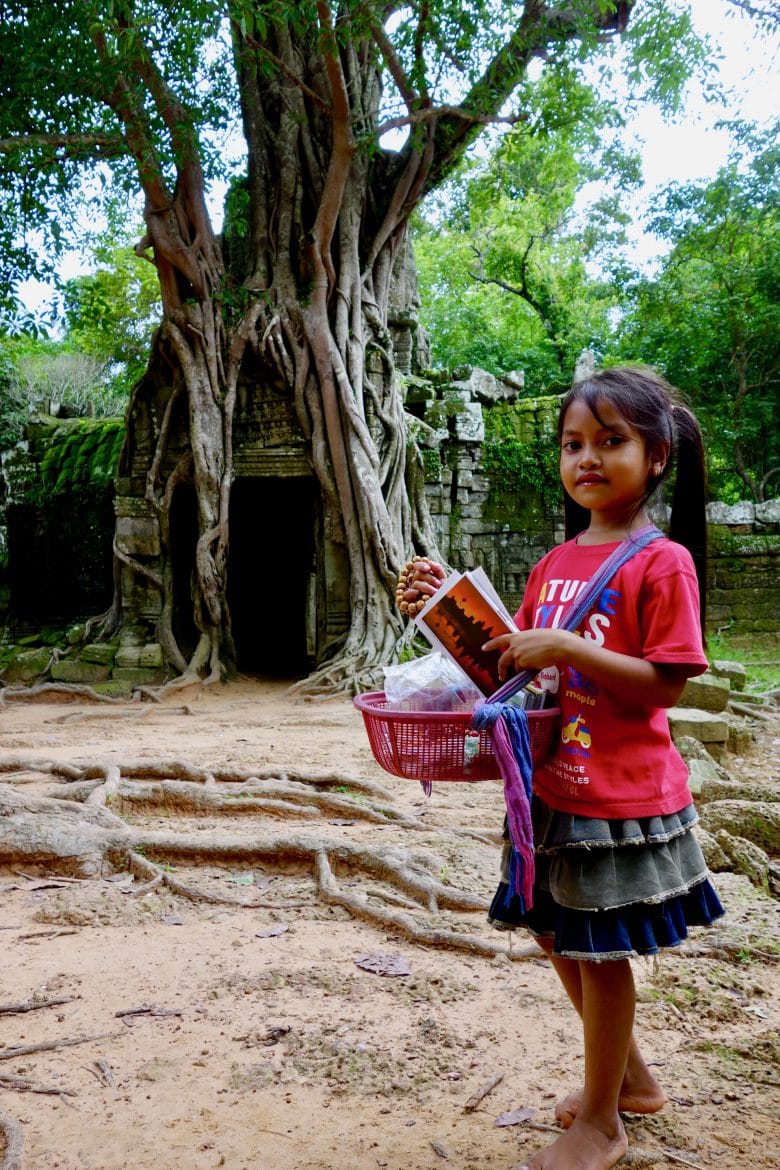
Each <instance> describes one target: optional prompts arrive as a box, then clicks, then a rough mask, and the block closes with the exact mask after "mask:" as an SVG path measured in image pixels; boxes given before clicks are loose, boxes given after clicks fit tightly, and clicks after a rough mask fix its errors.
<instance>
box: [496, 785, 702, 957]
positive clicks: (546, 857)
mask: <svg viewBox="0 0 780 1170" xmlns="http://www.w3.org/2000/svg"><path fill="white" fill-rule="evenodd" d="M531 819H532V822H533V829H534V842H535V847H534V852H535V861H536V877H535V881H534V899H533V901H534V904H533V909H531V910H528V911H527V912H524V910H523V905H522V902H521V899H520V898H519V896H518V895H517V893H516V892H515V890H514V882H512V883H510V880H509V873H510V862H511V843H510V841H509V837H508V833H507V830H506V826H505V828H504V848H503V851H502V859H501V882H500V884H499V887H498V890H497V891H496V895H495V897H494V898H493V901H492V903H491V906H490V910H489V912H488V917H489V920H490V921H491V923H492V924H493V925H494V926H495V927H497V928H498V929H499V930H514V929H515V928H516V927H518V926H525V927H528V929H529V930H531V931H532V933H533V934H535V935H538V936H540V937H545V938H551V939H552V940H553V953H554V954H556V955H559V956H561V957H562V958H567V959H591V960H595V961H599V960H603V959H625V958H629V957H631V956H632V955H654V954H657V953H658V951H659V950H661V948H663V947H673V946H677V945H678V944H679V943H681V942H682V941H683V940H684V939H686V938H687V937H688V928H689V927H691V926H709V925H711V923H713V922H714V921H715V920H716V919H718V918H720V917H721V916H722V915H723V913H724V910H723V907H722V905H721V903H720V900H719V898H718V895H717V893H716V892H715V889H714V887H713V885H712V883H711V881H710V879H709V875H708V871H707V865H706V862H705V861H704V857H703V856H702V852H701V848H700V847H699V843H698V841H697V840H696V837H695V835H694V833H693V826H694V824H695V823H696V820H697V814H696V809H695V808H694V806H693V805H692V804H690V805H688V806H687V807H686V808H684V809H682V810H681V811H680V812H677V813H672V814H670V815H667V816H653V817H642V818H637V819H629V820H600V819H596V818H593V817H583V816H575V815H573V814H570V813H561V812H556V811H555V810H554V809H551V808H550V807H549V806H548V805H547V804H545V803H544V801H542V800H540V799H539V798H538V797H536V796H535V797H534V798H533V800H532V804H531Z"/></svg>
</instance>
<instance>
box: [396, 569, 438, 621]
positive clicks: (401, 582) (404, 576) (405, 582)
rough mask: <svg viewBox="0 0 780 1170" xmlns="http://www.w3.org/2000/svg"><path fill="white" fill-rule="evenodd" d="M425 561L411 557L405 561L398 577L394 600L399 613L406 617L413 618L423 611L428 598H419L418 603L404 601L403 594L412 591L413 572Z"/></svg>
mask: <svg viewBox="0 0 780 1170" xmlns="http://www.w3.org/2000/svg"><path fill="white" fill-rule="evenodd" d="M424 560H427V558H426V557H412V559H411V560H410V561H407V562H406V564H405V566H404V567H403V569H402V570H401V572H400V574H399V576H398V584H397V585H396V589H395V600H396V604H397V606H398V608H399V609H400V611H401V613H403V614H406V615H407V616H408V617H414V615H415V614H417V613H419V612H420V610H422V609H425V606H426V605H427V604H428V601H429V600H430V598H428V597H421V598H420V600H419V601H404V593H406V592H407V591H408V590H409V589H414V588H415V586H414V585H412V584H411V579H412V577H413V576H414V571H415V568H416V567H417V565H418V564H419V562H420V561H424Z"/></svg>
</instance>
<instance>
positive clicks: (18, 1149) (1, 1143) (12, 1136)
mask: <svg viewBox="0 0 780 1170" xmlns="http://www.w3.org/2000/svg"><path fill="white" fill-rule="evenodd" d="M3 1147H5V1148H3ZM23 1148H24V1134H23V1132H22V1127H21V1125H20V1124H19V1122H18V1121H17V1120H16V1118H15V1117H11V1116H10V1114H8V1113H0V1155H1V1156H2V1161H0V1170H22V1150H23Z"/></svg>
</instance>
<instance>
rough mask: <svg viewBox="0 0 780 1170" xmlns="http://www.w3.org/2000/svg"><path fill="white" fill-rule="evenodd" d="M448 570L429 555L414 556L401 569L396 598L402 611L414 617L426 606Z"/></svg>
mask: <svg viewBox="0 0 780 1170" xmlns="http://www.w3.org/2000/svg"><path fill="white" fill-rule="evenodd" d="M446 577H447V572H446V570H445V569H444V567H443V566H442V565H440V564H439V563H438V562H437V561H432V560H430V558H429V557H413V558H412V560H411V561H409V562H408V563H407V564H406V567H405V568H403V569H402V570H401V574H400V576H399V578H398V585H397V587H396V591H395V599H396V602H397V604H398V608H399V609H400V611H401V613H405V614H409V616H410V617H413V616H414V614H416V613H419V612H420V610H421V609H423V608H424V606H425V605H426V603H427V602H428V599H429V598H431V597H433V595H434V593H437V592H438V590H439V588H440V587H441V584H442V582H443V581H444V580H445V579H446Z"/></svg>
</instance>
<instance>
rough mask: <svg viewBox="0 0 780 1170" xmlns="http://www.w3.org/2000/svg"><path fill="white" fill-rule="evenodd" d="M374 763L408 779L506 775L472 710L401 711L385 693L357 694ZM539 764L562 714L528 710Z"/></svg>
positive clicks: (472, 778) (546, 710)
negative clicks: (475, 725)
mask: <svg viewBox="0 0 780 1170" xmlns="http://www.w3.org/2000/svg"><path fill="white" fill-rule="evenodd" d="M354 703H355V706H356V707H357V708H358V710H359V711H360V713H361V714H362V716H363V722H364V723H365V725H366V731H367V732H368V740H369V743H370V744H371V751H372V752H373V755H374V759H375V760H376V762H377V763H378V764H379V765H380V767H382V768H384V770H385V771H386V772H390V773H391V775H393V776H403V777H405V778H406V779H407V780H461V781H462V780H497V779H499V778H500V776H501V773H500V771H499V768H498V761H497V760H496V757H495V755H494V754H493V742H492V739H491V736H490V732H489V731H474V729H473V728H472V726H471V712H470V711H399V710H397V709H394V708H391V707H388V705H387V699H386V697H385V693H384V691H370V692H369V693H368V694H365V695H356V697H355V699H354ZM527 715H528V734H529V736H530V739H531V755H532V756H533V759H534V763H540V762H541V761H542V760H544V759H545V758H546V757H547V755H548V754H549V752H550V747H551V744H552V738H553V735H554V734H555V728H556V726H557V719H558V715H559V710H558V708H557V707H548V708H546V709H545V710H543V711H528V712H527Z"/></svg>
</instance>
